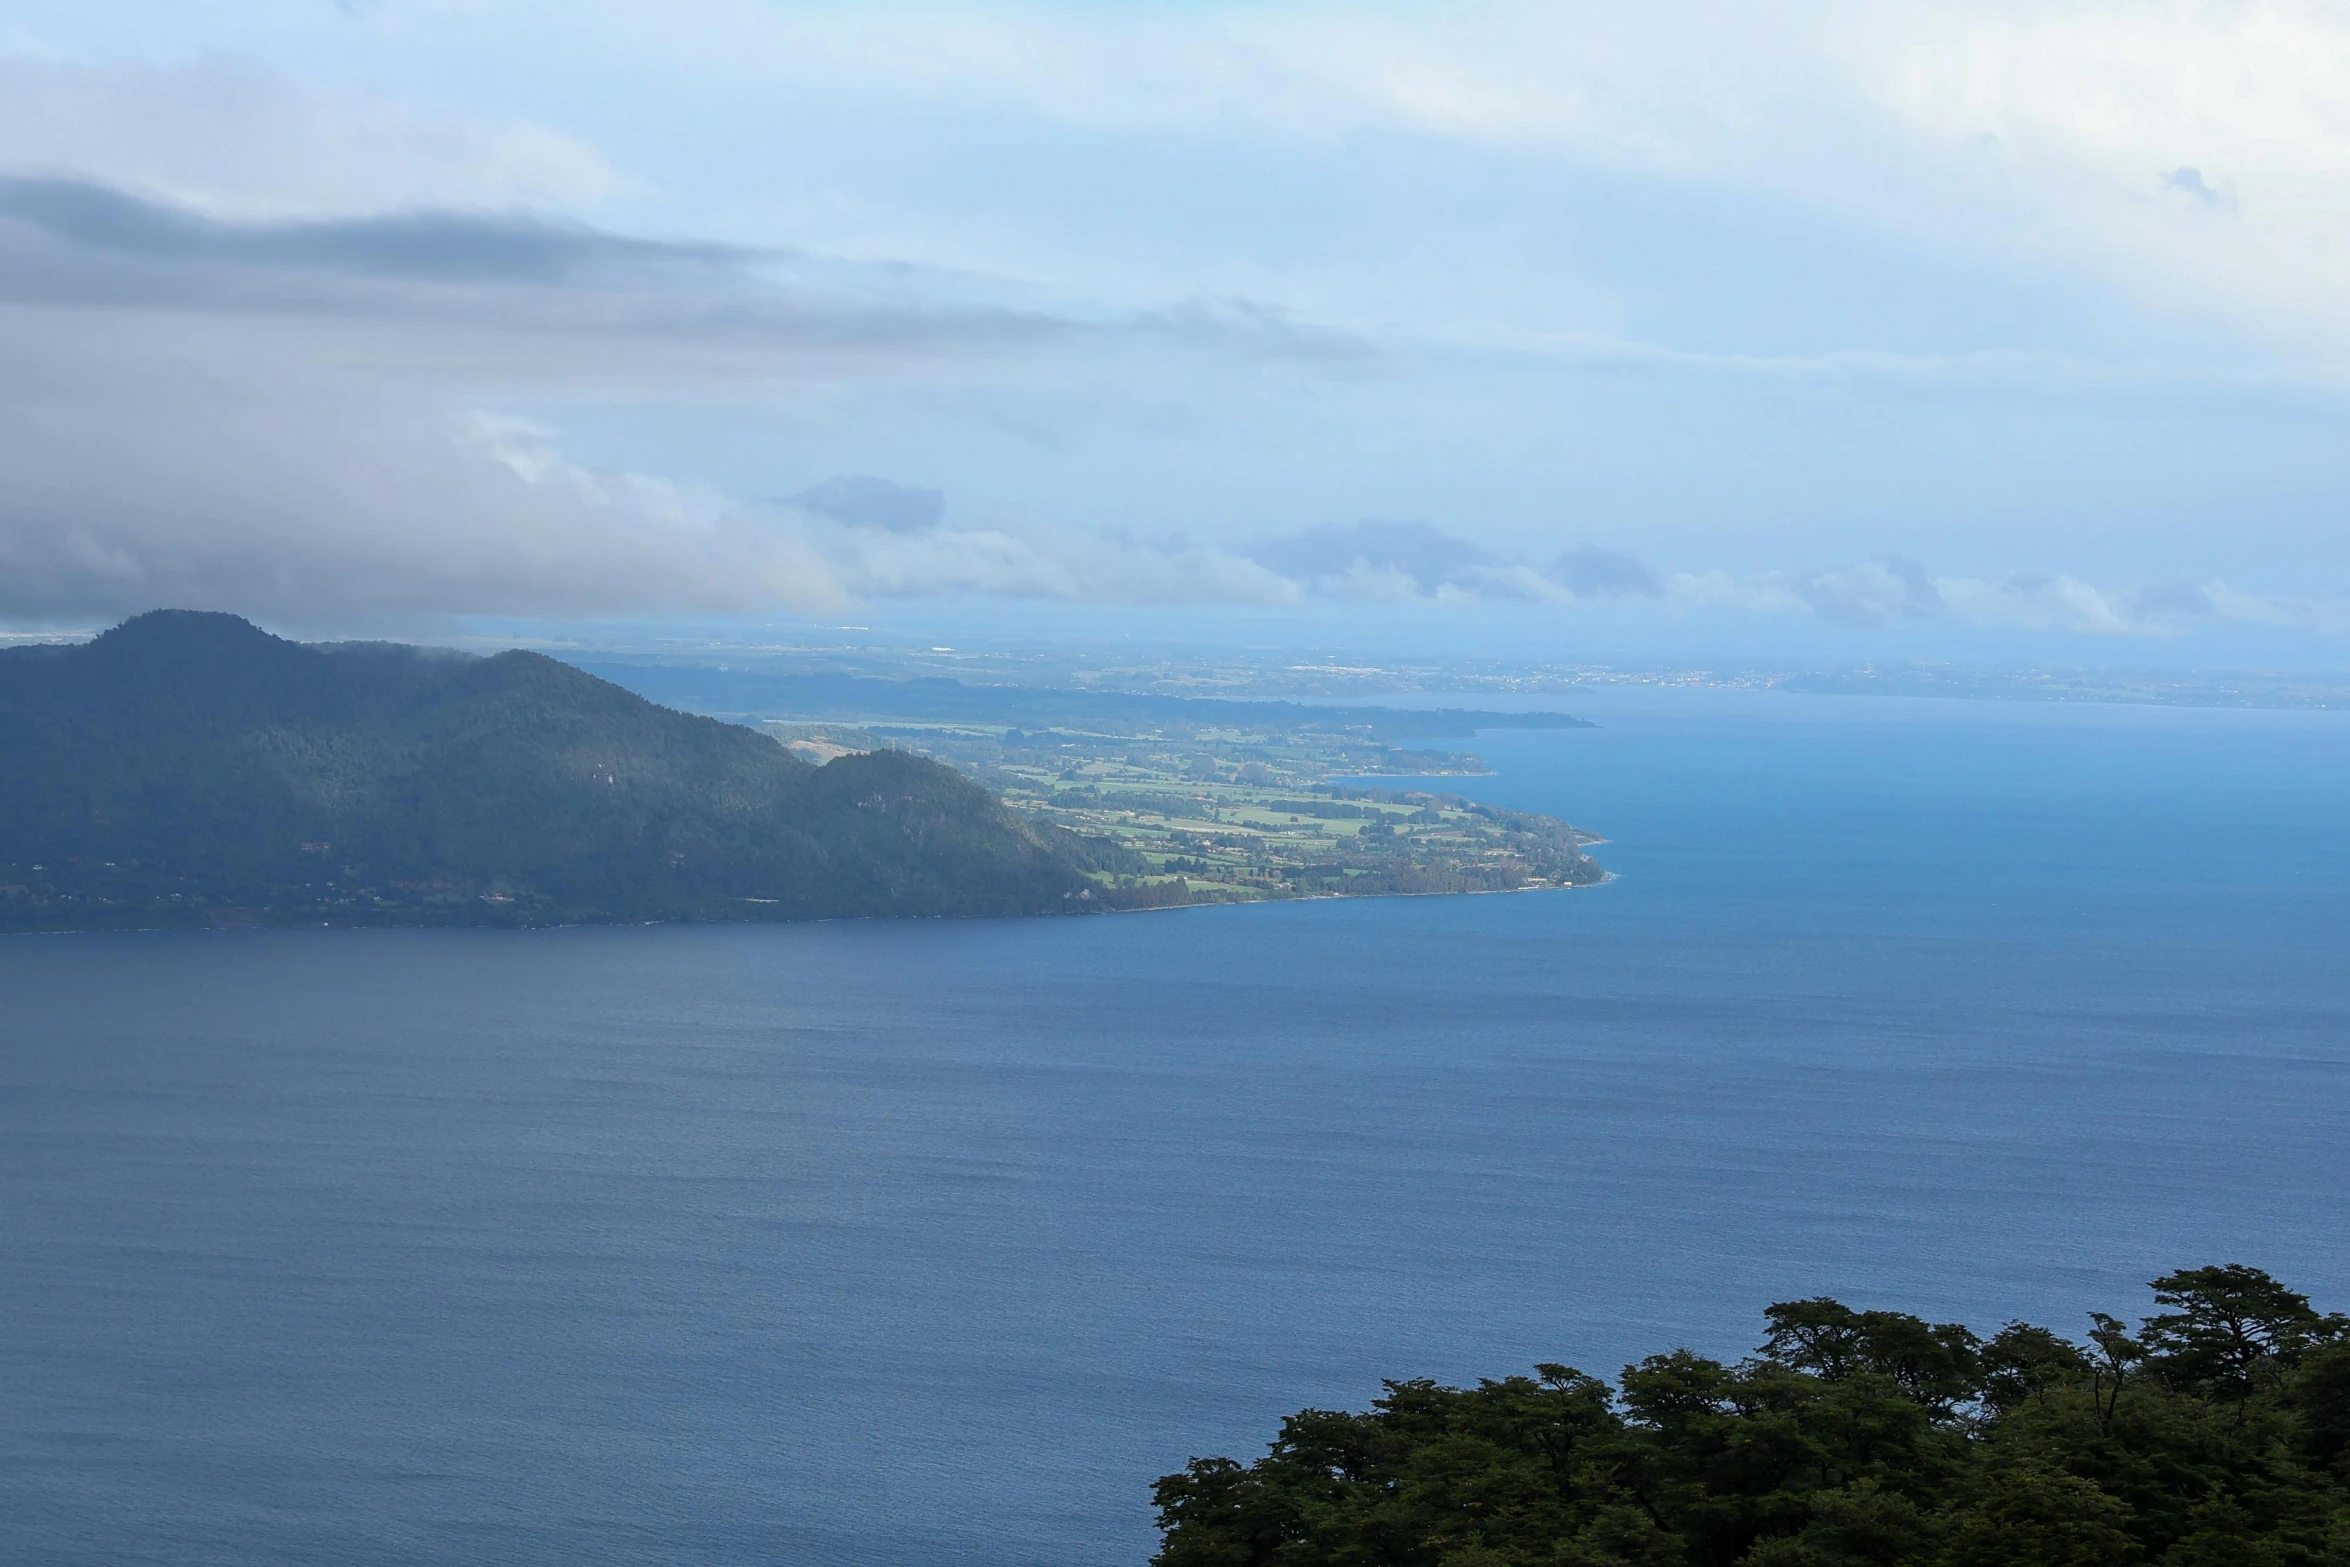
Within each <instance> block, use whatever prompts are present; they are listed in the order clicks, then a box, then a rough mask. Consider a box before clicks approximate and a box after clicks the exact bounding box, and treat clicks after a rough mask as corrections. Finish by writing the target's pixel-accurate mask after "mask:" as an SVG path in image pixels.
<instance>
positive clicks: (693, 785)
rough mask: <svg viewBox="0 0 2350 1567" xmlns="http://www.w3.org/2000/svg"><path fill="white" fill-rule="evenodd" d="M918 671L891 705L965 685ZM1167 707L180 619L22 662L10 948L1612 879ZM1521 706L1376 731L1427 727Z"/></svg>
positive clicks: (1305, 741) (208, 617) (1539, 838)
mask: <svg viewBox="0 0 2350 1567" xmlns="http://www.w3.org/2000/svg"><path fill="white" fill-rule="evenodd" d="M868 684H871V685H876V686H886V685H887V684H888V683H886V682H870V683H868ZM908 684H911V685H915V686H916V687H917V690H916V691H915V692H913V693H908V694H907V695H904V696H898V695H897V693H895V692H890V691H885V692H883V693H881V694H882V695H883V696H897V700H898V701H899V702H900V704H901V706H905V707H912V708H914V709H915V710H916V711H920V710H921V703H920V699H924V698H933V697H935V695H936V691H935V690H926V689H921V683H911V682H910V683H908ZM930 684H931V685H932V686H933V687H950V686H951V685H952V683H951V682H934V683H930ZM967 690H968V688H964V689H963V690H958V691H956V692H952V693H950V694H954V695H956V696H957V699H958V700H959V701H961V702H964V703H966V704H968V703H971V702H975V701H994V700H998V698H997V697H995V696H994V694H993V693H987V692H985V691H980V692H978V693H976V694H965V692H966V691H967ZM857 700H859V701H860V702H862V703H865V704H867V705H868V706H870V705H872V704H874V702H875V701H876V697H875V694H874V693H873V692H870V691H860V692H858V693H857ZM1019 700H1021V701H1024V702H1027V703H1028V704H1029V710H1028V712H1027V714H1026V716H1031V717H1043V716H1046V714H1047V712H1048V711H1049V708H1048V703H1047V699H1046V697H1045V696H1044V695H1042V694H1038V693H1024V694H1022V695H1021V696H1020V697H1019ZM1065 705H1066V706H1068V707H1070V708H1071V709H1072V711H1071V712H1069V713H1064V714H1061V715H1060V716H1063V717H1065V718H1074V717H1076V716H1077V713H1076V711H1075V710H1076V709H1078V708H1079V707H1081V706H1082V701H1081V698H1077V697H1073V698H1070V699H1068V700H1067V702H1066V703H1065ZM1227 706H1228V708H1229V711H1224V712H1215V711H1212V710H1215V709H1218V708H1224V707H1227ZM1170 711H1180V714H1181V717H1182V722H1180V723H1172V722H1169V721H1168V719H1167V715H1166V714H1164V713H1158V712H1153V713H1150V714H1149V715H1147V716H1149V717H1151V718H1152V719H1154V720H1156V722H1155V723H1154V725H1153V726H1151V727H1150V729H1149V732H1148V733H1137V732H1136V731H1137V726H1136V725H1135V723H1134V722H1133V715H1131V714H1128V713H1126V712H1124V711H1118V712H1114V713H1111V714H1108V715H1106V717H1105V716H1099V715H1088V716H1089V719H1090V722H1091V723H1093V724H1094V725H1096V726H1098V727H1099V728H1100V729H1106V730H1112V731H1113V732H1112V733H1100V732H1096V730H1094V729H1084V728H1079V727H1077V725H1076V724H1074V723H1072V724H1071V726H1070V727H1069V728H1065V729H1054V730H1045V731H1040V732H1035V733H1030V732H1024V731H1020V730H1017V729H1014V728H1011V727H1010V726H1007V725H1002V724H1000V723H999V724H997V725H994V726H988V725H984V724H983V725H976V726H974V725H973V724H971V722H970V721H969V718H968V715H966V714H962V713H956V714H955V715H953V716H954V718H955V719H957V720H960V721H959V722H946V723H940V722H938V721H936V720H932V721H930V722H922V721H914V722H906V721H905V716H906V715H900V717H901V721H900V722H899V723H898V724H897V725H895V726H892V728H891V730H890V732H889V733H887V734H886V735H876V734H873V733H870V732H868V731H866V730H864V729H861V728H856V727H853V726H842V725H823V726H811V725H806V724H790V723H781V724H778V723H772V722H771V723H770V724H768V725H767V726H765V728H764V729H755V728H751V727H748V726H746V725H743V724H739V723H729V722H725V721H722V720H720V719H718V718H714V717H708V716H695V715H692V714H688V713H683V712H679V711H676V710H674V709H672V708H668V707H664V706H661V705H658V704H657V703H656V702H654V701H651V700H648V699H647V698H646V697H644V696H641V695H638V694H635V693H633V692H630V691H628V690H625V689H623V688H622V687H620V686H618V685H615V684H612V683H610V682H608V681H606V680H602V679H599V678H597V677H596V676H594V675H592V674H589V673H586V672H585V671H582V670H580V669H577V668H574V667H573V666H571V665H569V664H565V663H561V662H559V661H557V660H555V659H552V658H548V657H545V656H543V655H541V654H537V653H531V652H519V651H518V652H505V653H499V654H497V655H495V656H493V657H486V658H485V657H476V656H473V655H470V654H465V653H457V652H449V651H444V650H435V649H424V648H415V647H406V646H400V645H395V644H389V643H327V644H304V643H298V642H291V641H286V640H284V639H282V638H279V637H275V636H271V635H270V634H268V633H267V632H264V631H262V630H260V629H259V628H257V627H255V626H253V625H251V624H249V623H247V622H246V621H243V620H241V619H238V618H237V617H235V616H233V615H223V614H211V613H201V612H195V611H184V610H159V611H156V612H154V613H151V614H146V615H141V616H138V617H136V618H134V619H132V620H129V621H126V622H124V623H123V624H122V625H120V626H117V627H115V628H114V629H113V630H111V631H108V632H106V633H104V634H103V635H101V636H99V637H97V638H96V639H95V640H93V641H90V642H88V643H83V644H79V645H72V646H32V647H19V648H13V649H8V650H5V651H0V930H19V931H21V930H91V929H141V928H154V927H169V926H193V927H205V926H220V925H252V924H313V925H314V924H333V925H450V924H461V925H544V924H563V923H595V922H635V921H655V920H782V919H824V918H855V917H867V916H878V915H1009V914H1049V913H1090V912H1102V911H1108V910H1116V909H1136V908H1165V907H1170V906H1177V905H1184V904H1198V903H1227V902H1248V901H1256V900H1260V899H1266V898H1294V897H1330V896H1349V895H1352V896H1367V895H1389V894H1398V893H1450V892H1491V891H1511V890H1519V889H1526V888H1540V887H1567V886H1578V885H1584V884H1588V883H1591V882H1596V881H1599V880H1601V879H1603V878H1604V875H1605V873H1604V872H1602V871H1601V870H1600V868H1599V867H1598V866H1596V865H1594V864H1593V863H1592V862H1591V861H1590V860H1589V859H1588V858H1587V857H1586V856H1585V855H1584V854H1583V853H1582V846H1583V845H1585V844H1587V843H1590V842H1592V841H1595V840H1593V839H1592V838H1591V837H1590V835H1588V834H1585V833H1581V832H1578V831H1577V830H1576V829H1574V828H1572V827H1569V826H1567V825H1566V824H1565V823H1563V822H1558V821H1554V820H1552V819H1550V818H1548V817H1542V816H1534V815H1530V814H1527V813H1524V812H1513V811H1504V810H1499V809H1496V808H1494V807H1490V806H1485V805H1481V804H1477V803H1475V802H1472V801H1469V800H1465V799H1461V798H1458V797H1456V796H1452V795H1449V794H1431V793H1427V792H1423V791H1420V790H1415V789H1410V788H1405V789H1401V790H1393V789H1391V790H1363V789H1346V788H1341V787H1339V786H1338V785H1336V784H1334V783H1332V782H1330V781H1329V780H1330V779H1331V778H1333V777H1335V776H1340V775H1342V769H1343V768H1345V767H1347V766H1350V765H1353V766H1359V765H1362V764H1363V763H1364V762H1366V761H1369V760H1371V759H1373V758H1376V759H1377V760H1379V761H1384V762H1388V763H1390V764H1391V765H1392V764H1393V763H1395V762H1397V761H1403V760H1406V759H1408V760H1409V762H1411V763H1414V764H1417V765H1419V766H1422V767H1426V768H1429V769H1431V770H1439V769H1441V770H1452V771H1474V770H1476V769H1477V767H1478V766H1480V765H1481V764H1477V763H1476V761H1475V759H1474V758H1467V757H1457V756H1453V755H1450V754H1448V753H1439V752H1399V751H1396V750H1394V749H1393V748H1392V746H1391V745H1389V744H1388V741H1387V739H1386V738H1385V737H1384V736H1383V735H1382V736H1379V737H1374V736H1372V735H1368V734H1361V733H1352V732H1348V731H1346V730H1344V729H1342V728H1340V727H1339V726H1338V725H1337V724H1336V723H1334V722H1332V719H1331V718H1330V717H1327V716H1325V715H1324V714H1322V713H1320V712H1318V711H1316V710H1312V709H1295V708H1290V707H1288V706H1287V705H1286V704H1271V703H1255V704H1249V703H1231V704H1222V703H1218V702H1214V701H1207V702H1191V703H1188V704H1186V705H1185V706H1184V707H1183V708H1182V709H1180V710H1173V709H1170ZM1336 716H1341V717H1345V718H1348V719H1351V718H1352V715H1351V714H1345V715H1336ZM1493 716H1498V715H1480V714H1454V713H1446V714H1442V715H1438V716H1436V717H1424V716H1422V715H1388V714H1380V715H1376V717H1375V720H1374V721H1375V722H1377V723H1379V724H1384V725H1388V726H1391V727H1392V728H1395V729H1401V730H1404V731H1406V732H1408V733H1410V734H1412V736H1413V737H1414V738H1417V737H1418V736H1419V735H1420V734H1424V733H1428V732H1436V733H1443V732H1446V730H1447V728H1448V727H1457V726H1459V725H1460V724H1461V723H1462V721H1463V720H1469V719H1476V718H1485V717H1493ZM1540 717H1541V719H1542V721H1544V722H1546V723H1547V724H1549V725H1551V726H1553V727H1555V726H1558V725H1561V724H1564V725H1574V724H1575V723H1576V722H1577V721H1576V720H1572V719H1567V718H1564V717H1563V715H1540ZM1111 719H1115V720H1118V722H1116V723H1115V724H1113V723H1112V722H1110V721H1109V720H1111ZM1413 725H1424V726H1426V727H1425V728H1421V729H1413V728H1411V727H1410V726H1413ZM1291 726H1294V731H1293V729H1292V727H1291ZM812 730H820V731H821V733H820V734H818V733H812V732H811V731H812ZM923 753H928V754H923Z"/></svg>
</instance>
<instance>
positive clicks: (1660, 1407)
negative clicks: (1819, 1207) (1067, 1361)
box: [1157, 1264, 2350, 1567]
mask: <svg viewBox="0 0 2350 1567" xmlns="http://www.w3.org/2000/svg"><path fill="white" fill-rule="evenodd" d="M2153 1288H2154V1291H2155V1301H2156V1305H2157V1306H2158V1307H2159V1308H2161V1309H2159V1310H2158V1311H2157V1312H2156V1313H2155V1314H2154V1315H2152V1316H2150V1317H2148V1318H2146V1319H2145V1322H2144V1326H2143V1327H2142V1328H2141V1329H2140V1330H2138V1331H2136V1332H2133V1331H2132V1330H2130V1329H2129V1328H2128V1327H2126V1326H2125V1325H2124V1324H2123V1322H2122V1321H2121V1320H2120V1319H2119V1318H2116V1317H2112V1316H2108V1315H2105V1314H2103V1313H2095V1314H2092V1316H2091V1319H2090V1327H2089V1332H2088V1334H2087V1336H2086V1338H2087V1341H2086V1342H2085V1343H2075V1342H2073V1341H2071V1340H2068V1339H2066V1338H2064V1337H2063V1336H2061V1335H2059V1334H2057V1333H2054V1332H2051V1331H2050V1330H2048V1329H2046V1328H2042V1327H2035V1326H2033V1325H2031V1324H2029V1323H2023V1322H2010V1323H2008V1324H2007V1325H2006V1326H2005V1327H2003V1328H2001V1329H2000V1330H1999V1331H1998V1332H1997V1333H1995V1334H1993V1335H1992V1336H1991V1337H1990V1338H1989V1339H1988V1340H1985V1339H1981V1338H1979V1337H1978V1336H1977V1335H1975V1334H1974V1333H1973V1332H1972V1331H1970V1330H1968V1329H1967V1328H1964V1327H1962V1326H1959V1325H1958V1324H1955V1323H1929V1322H1926V1321H1925V1320H1923V1319H1922V1318H1918V1317H1913V1316H1909V1315H1906V1314H1904V1313H1899V1312H1877V1311H1856V1310H1853V1309H1851V1308H1849V1307H1847V1306H1845V1305H1844V1304H1843V1303H1841V1302H1839V1301H1835V1300H1830V1299H1826V1298H1816V1299H1810V1300H1800V1301H1788V1302H1783V1303H1781V1304H1779V1305H1776V1306H1773V1307H1771V1308H1770V1309H1769V1310H1768V1311H1767V1312H1766V1313H1765V1314H1764V1326H1765V1334H1764V1340H1763V1344H1762V1347H1761V1349H1760V1350H1759V1351H1758V1353H1757V1355H1756V1356H1755V1357H1754V1358H1753V1359H1750V1360H1746V1361H1743V1362H1740V1363H1738V1364H1735V1365H1730V1364H1724V1363H1722V1362H1720V1361H1716V1360H1711V1359H1708V1358H1706V1357H1704V1356H1701V1355H1696V1354H1692V1353H1690V1352H1689V1351H1687V1350H1674V1351H1672V1352H1669V1353H1666V1354H1660V1355H1652V1356H1650V1357H1649V1358H1648V1359H1646V1360H1643V1361H1641V1362H1639V1363H1638V1364H1636V1365H1633V1366H1631V1367H1629V1368H1627V1369H1626V1370H1625V1372H1624V1374H1623V1376H1622V1378H1621V1379H1620V1380H1619V1382H1618V1384H1617V1385H1616V1386H1615V1387H1614V1388H1610V1387H1608V1386H1607V1385H1606V1384H1605V1383H1602V1382H1600V1381H1598V1380H1597V1379H1596V1378H1592V1377H1588V1376H1585V1375H1583V1374H1582V1373H1580V1372H1576V1371H1573V1370H1570V1369H1569V1368H1567V1367H1565V1366H1559V1365H1543V1366H1540V1367H1537V1368H1536V1375H1535V1376H1533V1377H1511V1378H1505V1379H1503V1380H1501V1381H1486V1382H1480V1383H1479V1384H1477V1386H1475V1387H1473V1388H1466V1389H1461V1388H1448V1387H1442V1386H1439V1385H1437V1384H1435V1383H1432V1382H1425V1381H1421V1382H1398V1383H1390V1384H1389V1385H1388V1387H1387V1391H1386V1394H1385V1396H1384V1397H1382V1398H1381V1399H1380V1400H1379V1401H1378V1402H1377V1403H1375V1404H1374V1405H1373V1406H1372V1408H1371V1409H1370V1410H1369V1411H1368V1412H1367V1413H1363V1414H1344V1413H1332V1412H1329V1411H1312V1410H1309V1411H1306V1412H1304V1413H1302V1414H1299V1415H1296V1416H1293V1417H1291V1419H1290V1420H1288V1421H1287V1422H1285V1423H1284V1425H1283V1427H1282V1430H1281V1434H1280V1435H1279V1436H1278V1437H1277V1438H1276V1439H1275V1441H1274V1443H1273V1445H1272V1448H1271V1450H1270V1451H1269V1452H1268V1453H1267V1454H1266V1456H1265V1457H1263V1458H1261V1459H1259V1460H1258V1461H1257V1462H1255V1463H1254V1464H1250V1465H1242V1464H1239V1463H1236V1462H1234V1461H1233V1460H1231V1459H1227V1458H1208V1459H1200V1460H1196V1461H1195V1462H1193V1463H1192V1464H1191V1465H1190V1466H1189V1467H1188V1468H1187V1469H1186V1470H1185V1471H1184V1472H1183V1473H1181V1474H1179V1475H1170V1476H1168V1477H1167V1478H1165V1479H1163V1480H1161V1481H1160V1482H1159V1486H1158V1493H1157V1494H1158V1502H1159V1521H1160V1527H1161V1529H1162V1530H1163V1531H1164V1535H1165V1543H1164V1547H1163V1549H1162V1550H1161V1552H1160V1555H1159V1557H1158V1561H1159V1563H1160V1567H2137V1564H2143V1567H2350V1334H2346V1333H2345V1332H2344V1323H2343V1319H2341V1318H2340V1317H2338V1316H2327V1315H2321V1314H2320V1313H2319V1312H2318V1311H2317V1310H2316V1309H2315V1308H2314V1307H2312V1306H2311V1305H2310V1304H2309V1302H2308V1300H2307V1298H2306V1297H2304V1296H2301V1295H2299V1294H2297V1293H2295V1292H2293V1291H2291V1290H2288V1289H2286V1288H2285V1287H2284V1286H2282V1285H2280V1284H2278V1283H2277V1282H2276V1281H2275V1280H2274V1279H2272V1278H2270V1277H2269V1276H2268V1275H2267V1274H2265V1273H2262V1272H2260V1271H2259V1270H2258V1269H2254V1268H2249V1267H2245V1266H2242V1265H2240V1264H2231V1265H2226V1266H2218V1267H2206V1268H2194V1269H2187V1270H2182V1271H2181V1272H2178V1273H2172V1274H2166V1275H2164V1276H2163V1277H2162V1278H2160V1279H2157V1280H2156V1281H2154V1285H2153Z"/></svg>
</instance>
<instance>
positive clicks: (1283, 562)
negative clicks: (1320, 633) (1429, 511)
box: [1253, 521, 1491, 599]
mask: <svg viewBox="0 0 2350 1567" xmlns="http://www.w3.org/2000/svg"><path fill="white" fill-rule="evenodd" d="M1253 553H1254V557H1255V559H1256V561H1257V562H1258V564H1260V565H1262V566H1264V567H1266V568H1267V569H1269V570H1272V571H1275V572H1278V573H1280V574H1281V575H1282V576H1284V577H1287V578H1289V579H1290V580H1292V581H1294V582H1299V583H1303V584H1306V585H1308V586H1310V587H1312V588H1314V589H1316V590H1317V591H1319V592H1321V593H1323V594H1325V595H1327V596H1330V597H1334V598H1366V599H1381V598H1419V597H1424V596H1428V595H1432V594H1434V593H1436V592H1437V591H1438V590H1439V589H1442V588H1445V587H1453V588H1466V587H1469V586H1470V585H1471V584H1472V583H1473V582H1475V581H1476V580H1477V576H1476V574H1477V573H1479V572H1481V571H1482V570H1484V569H1485V568H1486V567H1487V566H1489V565H1490V564H1491V562H1490V558H1489V557H1488V556H1487V555H1486V553H1485V552H1484V551H1483V550H1481V549H1479V548H1478V547H1477V546H1476V545H1474V544H1471V543H1469V542H1468V541H1466V540H1465V539H1458V538H1455V537H1453V536H1452V535H1451V534H1448V533H1444V532H1442V531H1440V530H1438V529H1436V528H1434V527H1431V526H1430V525H1429V524H1427V523H1424V522H1376V521H1373V522H1350V523H1335V522H1326V523H1322V524H1319V525H1317V526H1315V527H1312V528H1308V529H1307V530H1306V531H1305V532H1303V533H1299V534H1296V535H1293V536H1292V537H1289V538H1286V539H1279V540H1276V541H1274V542H1273V543H1270V544H1266V545H1262V546H1260V547H1259V548H1258V549H1257V550H1255V551H1254V552H1253Z"/></svg>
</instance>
